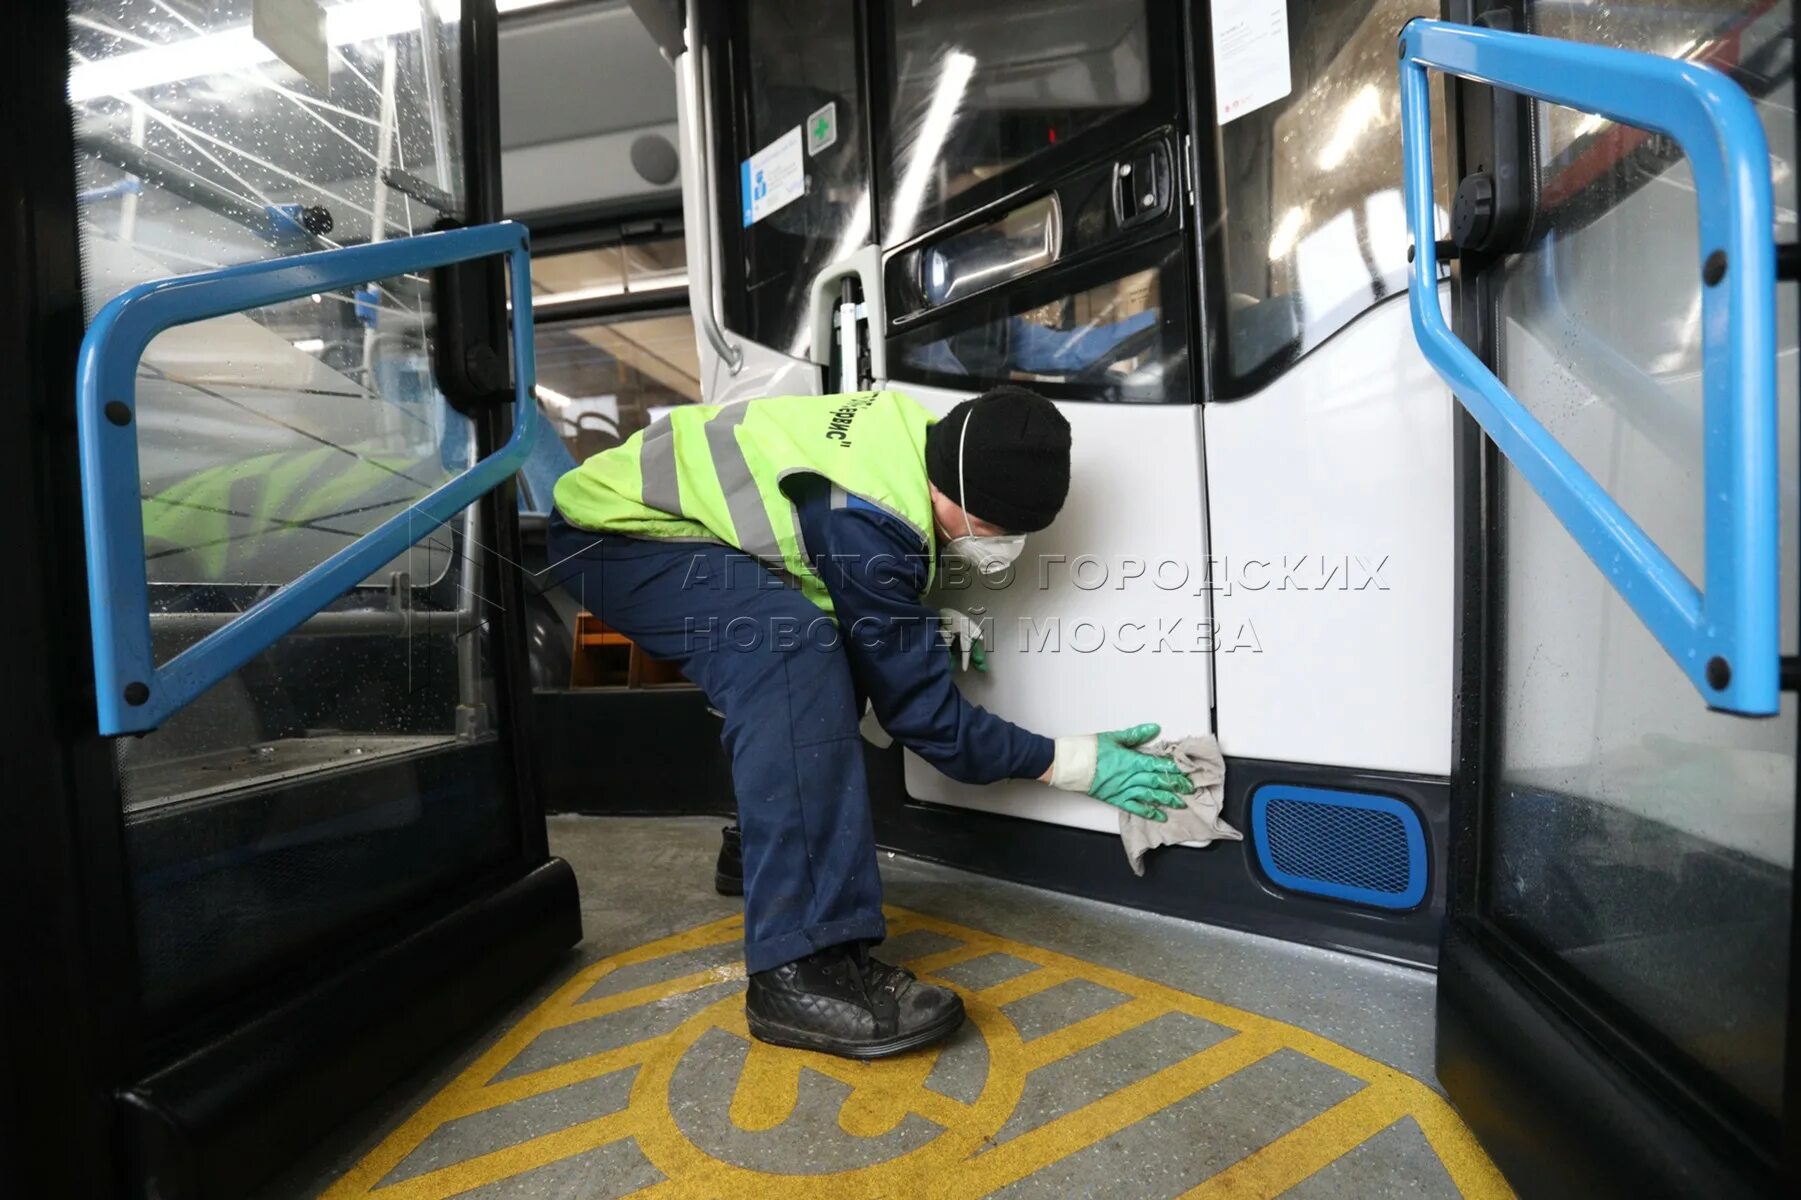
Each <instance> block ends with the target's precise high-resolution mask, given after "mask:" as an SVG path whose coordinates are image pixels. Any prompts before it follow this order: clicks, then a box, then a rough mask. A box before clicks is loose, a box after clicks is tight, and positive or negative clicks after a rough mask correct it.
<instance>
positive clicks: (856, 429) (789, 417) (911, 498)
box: [556, 392, 936, 613]
mask: <svg viewBox="0 0 1801 1200" xmlns="http://www.w3.org/2000/svg"><path fill="white" fill-rule="evenodd" d="M935 419H936V418H934V417H933V416H932V414H931V413H930V412H928V411H927V410H926V409H924V408H923V407H921V406H920V405H919V404H918V403H916V402H915V401H913V400H910V399H908V398H907V397H906V396H903V395H901V394H900V393H899V392H861V393H854V394H850V395H842V396H771V397H768V398H766V399H760V400H747V401H743V402H740V403H737V404H727V405H714V404H693V405H683V406H681V407H679V408H675V409H672V410H670V412H669V413H668V414H667V415H666V416H663V417H661V418H659V419H658V420H656V421H654V422H652V423H651V424H650V425H649V426H648V427H646V428H644V429H641V430H639V431H638V432H637V433H634V434H633V435H632V436H631V437H630V438H628V439H627V440H626V441H625V443H624V444H623V445H620V446H615V447H614V448H612V449H611V450H603V451H601V452H600V453H599V454H596V455H594V456H593V457H592V458H590V459H588V460H587V461H586V462H584V463H582V464H581V465H580V466H579V467H577V468H575V469H574V470H573V471H570V472H568V473H567V474H565V475H564V476H563V477H562V478H561V479H559V480H557V486H556V505H557V509H558V510H559V511H560V512H561V513H562V514H563V517H564V519H565V520H567V521H568V522H569V523H570V524H571V525H574V526H577V527H578V528H581V529H587V530H592V531H594V532H597V533H598V532H608V533H623V534H628V535H630V536H632V537H638V538H655V539H665V540H679V541H708V542H723V543H725V544H726V545H728V546H733V547H735V548H737V549H739V550H742V551H744V552H745V553H747V554H751V555H755V556H756V557H757V558H760V559H762V560H763V562H764V563H765V564H767V565H769V566H770V567H771V568H772V569H776V570H782V571H786V572H787V573H788V574H789V575H791V576H793V577H794V579H795V580H796V581H797V582H798V583H799V584H800V588H801V591H802V592H803V593H804V594H805V595H806V597H807V598H808V599H809V600H811V601H812V602H813V603H815V604H817V605H818V606H819V607H820V608H822V609H824V610H825V611H826V612H828V613H829V612H831V611H832V601H831V597H830V596H829V595H828V594H827V593H826V589H825V584H824V582H823V581H821V580H820V578H819V576H818V575H817V574H815V573H814V571H813V567H812V564H811V563H809V562H808V561H807V558H806V556H805V554H803V553H802V549H801V537H800V529H799V526H798V523H797V514H796V512H795V508H794V502H793V501H792V500H790V499H789V497H788V495H787V493H786V492H785V491H784V490H783V487H782V483H783V481H784V480H785V479H787V478H788V477H789V476H792V475H797V474H806V475H817V476H821V477H823V478H824V479H827V480H829V481H830V482H831V483H833V484H835V485H836V486H837V487H839V488H841V489H842V490H843V491H845V492H847V493H851V494H854V495H857V496H861V497H862V498H863V499H865V500H867V501H869V502H870V503H872V504H874V505H876V506H877V507H879V508H881V509H883V510H885V511H886V512H889V513H891V514H893V515H894V516H896V517H898V518H900V520H902V521H904V522H905V523H906V524H907V525H908V526H909V527H910V528H912V529H913V531H914V532H916V533H918V534H919V536H920V538H921V540H922V541H923V542H924V543H925V553H926V554H927V556H928V562H931V561H932V560H934V559H935V557H936V536H935V533H934V528H933V521H932V496H931V488H930V484H928V483H927V481H926V468H925V452H926V430H927V429H928V428H929V427H930V426H931V424H932V422H933V421H934V420H935ZM928 569H930V568H928Z"/></svg>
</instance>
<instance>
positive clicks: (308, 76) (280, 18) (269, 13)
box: [250, 0, 331, 92]
mask: <svg viewBox="0 0 1801 1200" xmlns="http://www.w3.org/2000/svg"><path fill="white" fill-rule="evenodd" d="M250 36H251V37H253V38H255V39H256V40H257V41H259V42H261V43H262V44H263V45H265V46H267V47H268V48H269V49H270V50H272V51H274V52H275V57H277V58H279V59H281V61H283V62H285V63H287V64H288V65H289V66H290V67H293V68H294V70H296V71H298V72H299V73H300V77H301V78H302V79H305V80H306V81H307V82H308V83H310V84H312V85H313V86H314V87H316V88H318V89H319V90H320V91H321V92H327V91H330V90H331V52H330V51H329V50H327V49H326V45H325V9H324V7H323V6H321V5H320V4H319V0H255V3H254V4H253V5H251V8H250Z"/></svg>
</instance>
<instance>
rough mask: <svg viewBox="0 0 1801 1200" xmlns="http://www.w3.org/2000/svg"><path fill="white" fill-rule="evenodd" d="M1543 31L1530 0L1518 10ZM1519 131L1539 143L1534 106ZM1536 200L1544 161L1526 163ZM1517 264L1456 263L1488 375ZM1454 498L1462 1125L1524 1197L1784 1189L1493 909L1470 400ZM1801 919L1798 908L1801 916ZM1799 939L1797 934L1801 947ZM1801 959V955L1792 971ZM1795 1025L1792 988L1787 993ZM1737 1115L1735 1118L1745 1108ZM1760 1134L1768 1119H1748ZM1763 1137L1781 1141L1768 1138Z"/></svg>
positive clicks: (1471, 130) (1491, 681)
mask: <svg viewBox="0 0 1801 1200" xmlns="http://www.w3.org/2000/svg"><path fill="white" fill-rule="evenodd" d="M1495 7H1502V5H1495V4H1489V3H1479V2H1478V0H1447V2H1446V4H1445V5H1444V12H1445V18H1446V19H1447V20H1450V21H1455V22H1459V23H1463V24H1474V23H1475V18H1476V15H1477V13H1478V12H1484V11H1487V10H1490V9H1492V8H1495ZM1504 7H1505V8H1506V9H1507V10H1508V11H1509V12H1510V13H1511V14H1512V16H1513V19H1514V28H1515V29H1522V30H1523V29H1529V26H1528V24H1527V19H1528V14H1527V12H1526V9H1527V7H1528V4H1527V0H1506V3H1505V5H1504ZM1489 94H1490V93H1489V89H1488V88H1487V87H1485V86H1483V85H1479V84H1475V83H1471V82H1469V81H1467V80H1456V81H1454V82H1453V83H1452V86H1451V87H1450V88H1449V89H1448V90H1447V95H1446V114H1447V121H1448V123H1449V130H1450V135H1451V151H1452V162H1453V164H1454V167H1453V169H1454V171H1455V172H1456V177H1457V178H1459V179H1461V178H1462V177H1463V176H1464V175H1466V174H1467V173H1469V171H1470V170H1471V169H1472V168H1473V166H1474V165H1475V164H1478V163H1492V162H1494V161H1495V156H1496V154H1497V151H1498V149H1499V148H1498V147H1497V146H1496V145H1495V140H1494V130H1493V128H1492V124H1491V121H1490V119H1489V113H1490V111H1491V109H1490V107H1489V105H1490V100H1489ZM1519 103H1520V105H1521V110H1522V112H1521V121H1520V129H1521V131H1522V138H1523V139H1524V142H1525V145H1526V146H1527V147H1530V146H1532V145H1534V144H1535V139H1534V134H1533V130H1534V128H1535V125H1536V113H1535V106H1534V105H1532V104H1531V103H1530V102H1527V101H1525V100H1524V99H1523V98H1521V99H1520V100H1519ZM1522 165H1523V166H1524V167H1525V168H1526V170H1527V186H1528V189H1529V192H1530V194H1532V195H1536V192H1537V186H1538V181H1537V178H1536V175H1537V163H1536V158H1535V156H1534V155H1531V154H1527V155H1524V156H1522ZM1502 263H1503V257H1502V256H1499V255H1493V256H1483V255H1480V254H1467V253H1466V254H1465V255H1464V256H1463V257H1462V258H1461V259H1459V260H1458V261H1457V262H1456V263H1455V264H1454V266H1453V270H1452V297H1453V301H1452V327H1453V329H1454V330H1455V332H1456V333H1457V336H1458V337H1459V338H1460V339H1461V340H1462V341H1463V342H1464V344H1465V345H1467V346H1468V347H1470V349H1471V350H1472V351H1473V352H1474V353H1475V355H1476V356H1477V358H1478V359H1480V360H1481V361H1482V363H1483V364H1484V366H1486V367H1488V368H1489V369H1490V370H1493V371H1498V370H1499V367H1500V362H1499V358H1500V353H1499V352H1500V346H1499V326H1500V316H1499V314H1500V311H1501V288H1502V281H1501V268H1502ZM1456 421H1457V423H1456V443H1455V447H1454V467H1455V495H1456V518H1455V519H1456V530H1457V546H1456V556H1457V562H1458V577H1457V614H1458V616H1457V646H1456V652H1455V657H1454V666H1455V670H1456V673H1457V674H1456V698H1457V699H1456V704H1457V708H1456V713H1455V717H1454V745H1453V773H1452V778H1451V821H1452V826H1451V841H1450V875H1451V880H1450V882H1451V891H1450V896H1449V906H1448V912H1447V914H1446V920H1445V925H1444V934H1443V941H1442V944H1441V947H1440V951H1439V971H1440V974H1439V992H1438V1016H1437V1025H1438V1028H1437V1067H1438V1074H1439V1079H1440V1082H1441V1083H1443V1084H1444V1086H1445V1089H1446V1091H1447V1093H1448V1094H1449V1095H1450V1097H1451V1100H1452V1102H1453V1103H1454V1104H1456V1106H1457V1108H1458V1110H1459V1112H1460V1113H1461V1114H1462V1115H1463V1117H1464V1119H1465V1121H1466V1122H1467V1123H1468V1124H1469V1125H1470V1126H1471V1128H1472V1130H1473V1131H1474V1132H1475V1133H1476V1135H1477V1137H1478V1139H1479V1140H1481V1142H1482V1143H1483V1145H1484V1147H1485V1148H1486V1149H1487V1150H1488V1152H1489V1154H1490V1155H1491V1156H1492V1157H1493V1158H1494V1159H1495V1161H1496V1163H1497V1164H1498V1165H1499V1166H1500V1167H1501V1169H1502V1170H1503V1172H1504V1173H1505V1174H1506V1176H1507V1178H1508V1181H1509V1182H1510V1183H1512V1184H1513V1185H1514V1187H1515V1188H1517V1189H1518V1190H1519V1191H1520V1192H1521V1193H1522V1194H1546V1195H1552V1194H1567V1193H1571V1192H1573V1191H1577V1190H1579V1191H1581V1192H1583V1193H1584V1194H1593V1195H1615V1194H1620V1195H1629V1194H1645V1192H1646V1189H1647V1188H1649V1189H1650V1190H1651V1191H1653V1192H1657V1193H1664V1192H1675V1193H1684V1194H1702V1195H1718V1196H1729V1195H1740V1194H1757V1193H1759V1192H1761V1191H1763V1190H1765V1189H1767V1188H1769V1187H1771V1186H1772V1185H1774V1184H1775V1183H1776V1180H1777V1178H1778V1171H1779V1167H1778V1163H1777V1159H1776V1157H1775V1144H1774V1142H1773V1141H1772V1140H1771V1139H1770V1138H1769V1137H1768V1136H1766V1137H1765V1138H1764V1139H1763V1140H1760V1138H1759V1137H1758V1136H1757V1134H1756V1133H1755V1132H1753V1130H1752V1129H1751V1128H1748V1127H1747V1126H1748V1122H1747V1118H1746V1115H1745V1113H1744V1111H1743V1109H1742V1108H1741V1106H1740V1105H1739V1104H1737V1103H1736V1102H1735V1101H1734V1100H1733V1099H1732V1098H1730V1097H1728V1096H1727V1095H1726V1093H1725V1091H1724V1089H1723V1088H1722V1089H1713V1088H1709V1087H1708V1086H1707V1081H1705V1080H1701V1079H1698V1078H1695V1077H1692V1076H1689V1075H1686V1074H1684V1073H1683V1072H1682V1070H1681V1068H1680V1065H1679V1064H1676V1063H1673V1062H1672V1058H1673V1057H1674V1054H1673V1052H1672V1053H1670V1054H1665V1055H1660V1054H1659V1053H1658V1050H1657V1048H1658V1045H1659V1043H1661V1042H1662V1041H1663V1038H1662V1035H1659V1034H1657V1033H1656V1032H1655V1031H1653V1030H1651V1029H1650V1028H1649V1027H1648V1026H1646V1025H1644V1023H1643V1022H1642V1021H1641V1020H1640V1019H1639V1018H1637V1017H1636V1015H1635V1014H1633V1013H1631V1012H1629V1011H1628V1010H1627V1009H1626V1008H1625V1007H1624V1006H1623V1005H1619V1004H1617V1003H1614V1002H1612V1001H1611V998H1609V997H1607V996H1606V995H1605V994H1603V993H1601V992H1600V990H1599V989H1598V988H1592V987H1589V986H1587V985H1585V984H1583V983H1581V982H1580V981H1577V980H1574V979H1572V978H1570V977H1569V976H1567V975H1566V974H1564V973H1563V972H1561V971H1559V970H1557V969H1555V967H1554V965H1552V964H1548V963H1546V962H1545V961H1544V959H1543V957H1542V956H1540V955H1537V954H1535V953H1534V952H1533V951H1532V950H1531V949H1529V948H1528V947H1527V946H1526V945H1525V944H1523V943H1522V942H1521V941H1520V940H1518V939H1517V938H1515V937H1513V936H1511V935H1510V934H1509V933H1508V932H1507V931H1505V930H1503V929H1502V928H1500V927H1499V926H1498V925H1497V924H1495V923H1494V922H1492V921H1490V920H1488V919H1486V918H1485V917H1484V916H1483V908H1482V906H1483V904H1484V902H1485V900H1486V894H1485V888H1484V886H1483V885H1484V875H1483V862H1484V851H1485V848H1486V843H1487V841H1488V839H1489V837H1490V836H1491V825H1492V798H1493V796H1494V795H1495V791H1496V788H1497V787H1498V785H1499V781H1500V762H1501V757H1500V750H1501V745H1500V740H1501V722H1500V720H1499V717H1500V715H1501V714H1500V705H1499V689H1500V683H1501V676H1502V670H1503V665H1504V664H1503V661H1502V659H1503V646H1504V643H1503V640H1502V634H1503V631H1504V622H1505V613H1504V611H1503V607H1504V606H1503V602H1502V593H1501V590H1500V586H1499V584H1500V580H1501V579H1502V578H1503V576H1502V571H1503V569H1504V561H1503V560H1504V556H1505V547H1506V521H1505V506H1504V504H1503V487H1504V483H1505V467H1506V464H1505V460H1504V459H1503V457H1502V456H1501V454H1500V452H1499V450H1498V449H1497V448H1496V446H1495V444H1494V443H1493V442H1492V441H1490V440H1489V439H1488V437H1487V436H1486V435H1485V434H1484V433H1483V432H1482V429H1481V427H1480V426H1479V425H1478V424H1477V422H1476V421H1475V419H1474V418H1473V417H1471V416H1470V414H1469V413H1468V412H1467V411H1466V410H1464V409H1463V408H1462V406H1461V405H1460V406H1459V407H1458V411H1457V414H1456ZM1797 912H1801V909H1797ZM1792 942H1793V929H1791V943H1792ZM1796 971H1797V964H1796V961H1795V955H1794V954H1793V952H1791V957H1790V972H1791V977H1792V978H1793V977H1796ZM1789 1005H1790V1011H1791V1017H1790V1021H1789V1026H1790V1030H1791V1032H1792V1031H1793V1029H1794V1028H1795V1021H1794V1016H1793V1014H1794V1012H1795V1009H1796V996H1795V984H1794V983H1792V982H1791V984H1790V992H1789ZM1794 1041H1795V1039H1794V1038H1793V1037H1792V1036H1791V1037H1790V1039H1789V1044H1788V1046H1787V1055H1788V1062H1789V1069H1788V1073H1787V1077H1786V1083H1785V1088H1786V1096H1785V1105H1784V1107H1785V1113H1786V1120H1787V1121H1788V1122H1789V1128H1790V1133H1789V1135H1788V1136H1789V1141H1790V1146H1791V1149H1790V1150H1789V1153H1790V1154H1792V1153H1793V1150H1792V1146H1793V1137H1794V1134H1793V1129H1794V1122H1795V1120H1796V1117H1797V1114H1796V1103H1795V1089H1796V1086H1797V1078H1796V1076H1797V1071H1796V1067H1795V1063H1796V1053H1797V1047H1796V1046H1795V1044H1794ZM1735 1109H1736V1110H1738V1111H1736V1112H1735V1111H1734V1110H1735ZM1749 1124H1750V1125H1755V1124H1757V1122H1755V1121H1754V1120H1752V1121H1750V1122H1749ZM1765 1133H1766V1135H1770V1134H1773V1133H1774V1130H1768V1131H1765Z"/></svg>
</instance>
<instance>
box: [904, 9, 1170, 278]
mask: <svg viewBox="0 0 1801 1200" xmlns="http://www.w3.org/2000/svg"><path fill="white" fill-rule="evenodd" d="M884 8H885V14H886V21H885V27H884V34H885V36H884V38H883V40H882V44H881V45H880V47H879V49H880V52H881V60H882V62H883V63H884V64H885V66H886V70H887V76H886V78H884V79H883V80H882V83H881V87H882V94H883V111H884V112H885V114H886V115H885V118H884V121H883V152H882V153H881V154H880V155H879V156H878V162H879V163H880V170H881V191H882V242H883V244H884V245H888V246H895V245H899V244H900V243H902V242H905V241H906V240H907V239H908V238H910V237H912V236H913V235H914V234H916V233H922V232H925V231H927V230H931V229H935V228H937V227H938V226H940V225H942V224H943V223H944V222H945V220H946V219H948V218H949V217H951V216H952V215H954V214H955V213H957V212H961V211H967V209H968V207H969V205H968V204H960V203H959V200H960V198H964V197H965V194H966V193H971V192H973V191H974V190H976V189H977V188H978V185H980V184H983V183H985V182H987V181H988V180H991V179H995V178H996V177H998V176H1000V175H1002V174H1005V173H1007V172H1009V171H1011V170H1013V169H1014V168H1015V167H1018V166H1020V165H1021V164H1023V163H1025V162H1027V161H1028V160H1030V159H1033V158H1035V157H1038V156H1040V155H1043V154H1046V153H1048V152H1050V151H1053V150H1055V148H1056V147H1058V146H1065V145H1068V144H1069V143H1071V142H1074V141H1075V140H1076V139H1078V138H1079V137H1081V136H1082V135H1083V134H1085V133H1088V132H1090V131H1091V130H1094V129H1095V128H1096V127H1098V126H1100V125H1102V124H1104V123H1106V122H1107V121H1108V120H1109V119H1110V118H1113V117H1116V116H1118V115H1120V114H1122V113H1126V112H1129V111H1131V110H1133V109H1136V108H1138V107H1140V106H1141V105H1144V104H1145V103H1146V102H1147V101H1148V100H1150V99H1151V95H1152V91H1153V83H1152V81H1153V74H1154V72H1153V66H1152V61H1151V59H1152V55H1151V45H1152V38H1151V30H1150V20H1149V18H1148V16H1147V14H1146V5H1145V0H1102V2H1100V3H1094V2H1092V0H1091V2H1087V3H1076V2H1074V0H1023V2H1022V0H960V2H956V3H947V2H944V0H932V2H930V3H919V2H918V0H886V3H885V5H884Z"/></svg>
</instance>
